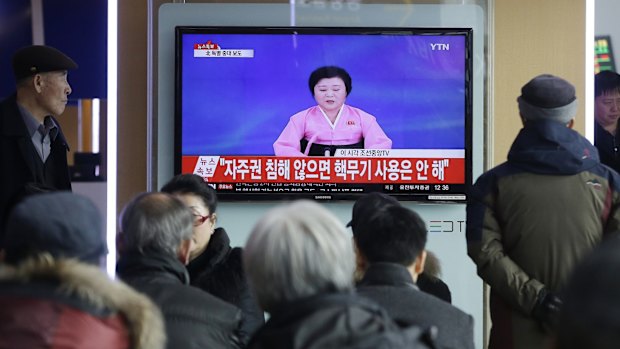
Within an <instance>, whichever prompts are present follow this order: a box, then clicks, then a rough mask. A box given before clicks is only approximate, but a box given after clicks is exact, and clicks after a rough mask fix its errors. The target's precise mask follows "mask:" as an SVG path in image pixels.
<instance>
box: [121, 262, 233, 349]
mask: <svg viewBox="0 0 620 349" xmlns="http://www.w3.org/2000/svg"><path fill="white" fill-rule="evenodd" d="M116 270H117V273H118V275H119V276H120V278H121V279H122V280H123V281H125V282H127V283H128V284H129V285H131V286H133V287H134V288H135V289H136V290H138V291H140V292H142V293H144V294H146V295H147V296H148V297H150V298H151V300H153V302H155V304H157V305H158V306H159V308H160V309H161V312H162V314H163V316H164V320H165V323H166V335H167V337H168V348H169V349H179V348H183V349H192V348H238V347H239V345H240V344H239V339H238V336H237V332H238V330H239V325H240V322H241V311H240V310H239V309H238V308H236V307H235V306H233V305H231V304H228V303H226V302H224V301H222V300H220V299H218V298H216V297H214V296H212V295H210V294H208V293H206V292H204V291H202V290H200V289H198V288H195V287H193V286H190V285H189V276H188V275H187V271H186V269H185V266H184V265H183V264H181V262H179V261H178V260H176V259H174V258H171V257H165V256H162V255H157V254H140V253H138V252H130V253H124V254H123V255H122V256H121V258H120V260H119V261H118V264H117V266H116Z"/></svg>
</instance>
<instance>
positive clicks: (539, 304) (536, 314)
mask: <svg viewBox="0 0 620 349" xmlns="http://www.w3.org/2000/svg"><path fill="white" fill-rule="evenodd" d="M561 308H562V300H561V299H560V297H558V296H557V295H556V294H554V293H551V292H549V291H547V289H546V288H543V289H542V290H541V291H540V292H539V293H538V298H537V299H536V304H535V305H534V309H533V310H532V317H533V318H534V319H535V320H536V321H538V323H539V324H540V325H541V326H542V328H543V329H544V330H545V331H547V332H549V331H551V330H553V329H554V328H555V326H556V324H557V320H558V315H559V313H560V309H561Z"/></svg>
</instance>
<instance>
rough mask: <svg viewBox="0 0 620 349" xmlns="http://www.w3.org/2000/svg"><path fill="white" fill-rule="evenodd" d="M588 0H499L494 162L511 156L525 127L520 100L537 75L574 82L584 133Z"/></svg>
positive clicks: (491, 116) (496, 34) (493, 119)
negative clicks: (523, 126)
mask: <svg viewBox="0 0 620 349" xmlns="http://www.w3.org/2000/svg"><path fill="white" fill-rule="evenodd" d="M585 1H586V0H519V1H514V0H495V11H494V23H495V25H494V62H493V68H494V72H493V76H491V78H492V79H493V83H494V91H493V96H494V98H493V103H494V113H493V114H494V115H490V118H492V123H493V126H494V127H493V137H494V142H493V143H492V144H489V146H490V147H491V149H489V150H492V151H493V163H494V164H499V163H501V162H503V161H505V159H506V155H507V153H508V150H509V149H510V145H511V144H512V141H513V140H514V138H515V136H516V134H517V132H518V131H519V129H520V128H521V120H520V118H519V111H518V107H517V102H516V98H517V96H519V95H520V94H521V86H523V85H524V84H525V83H526V82H527V81H529V80H530V79H531V78H532V77H534V76H536V75H538V74H542V73H550V74H554V75H559V76H561V77H563V78H565V79H567V80H568V81H570V82H572V83H573V84H574V85H575V87H576V89H577V98H578V99H579V101H580V104H579V109H578V111H577V123H576V126H575V129H576V130H578V131H579V132H581V133H582V134H583V131H584V129H585V124H584V96H585V95H584V89H585Z"/></svg>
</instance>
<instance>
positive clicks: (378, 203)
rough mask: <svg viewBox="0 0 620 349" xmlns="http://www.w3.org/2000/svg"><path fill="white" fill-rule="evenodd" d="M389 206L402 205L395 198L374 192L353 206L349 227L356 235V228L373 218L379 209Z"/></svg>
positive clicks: (358, 200)
mask: <svg viewBox="0 0 620 349" xmlns="http://www.w3.org/2000/svg"><path fill="white" fill-rule="evenodd" d="M388 205H400V203H399V202H398V200H396V199H395V198H394V197H392V196H389V195H387V194H384V193H379V192H372V193H369V194H366V195H364V196H362V197H361V198H359V199H357V201H355V204H353V210H352V212H351V221H350V222H349V223H348V224H347V226H348V227H351V229H352V230H353V233H354V234H355V230H356V228H357V227H358V226H360V225H362V224H363V220H364V219H366V218H368V217H370V216H372V214H373V213H375V212H376V211H377V210H378V209H380V208H382V207H385V206H388Z"/></svg>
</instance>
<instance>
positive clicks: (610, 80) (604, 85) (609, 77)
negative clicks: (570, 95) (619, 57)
mask: <svg viewBox="0 0 620 349" xmlns="http://www.w3.org/2000/svg"><path fill="white" fill-rule="evenodd" d="M614 92H618V93H620V75H619V74H618V73H616V72H613V71H611V70H604V71H602V72H600V73H598V74H596V75H595V76H594V97H599V96H603V95H607V94H611V93H614Z"/></svg>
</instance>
